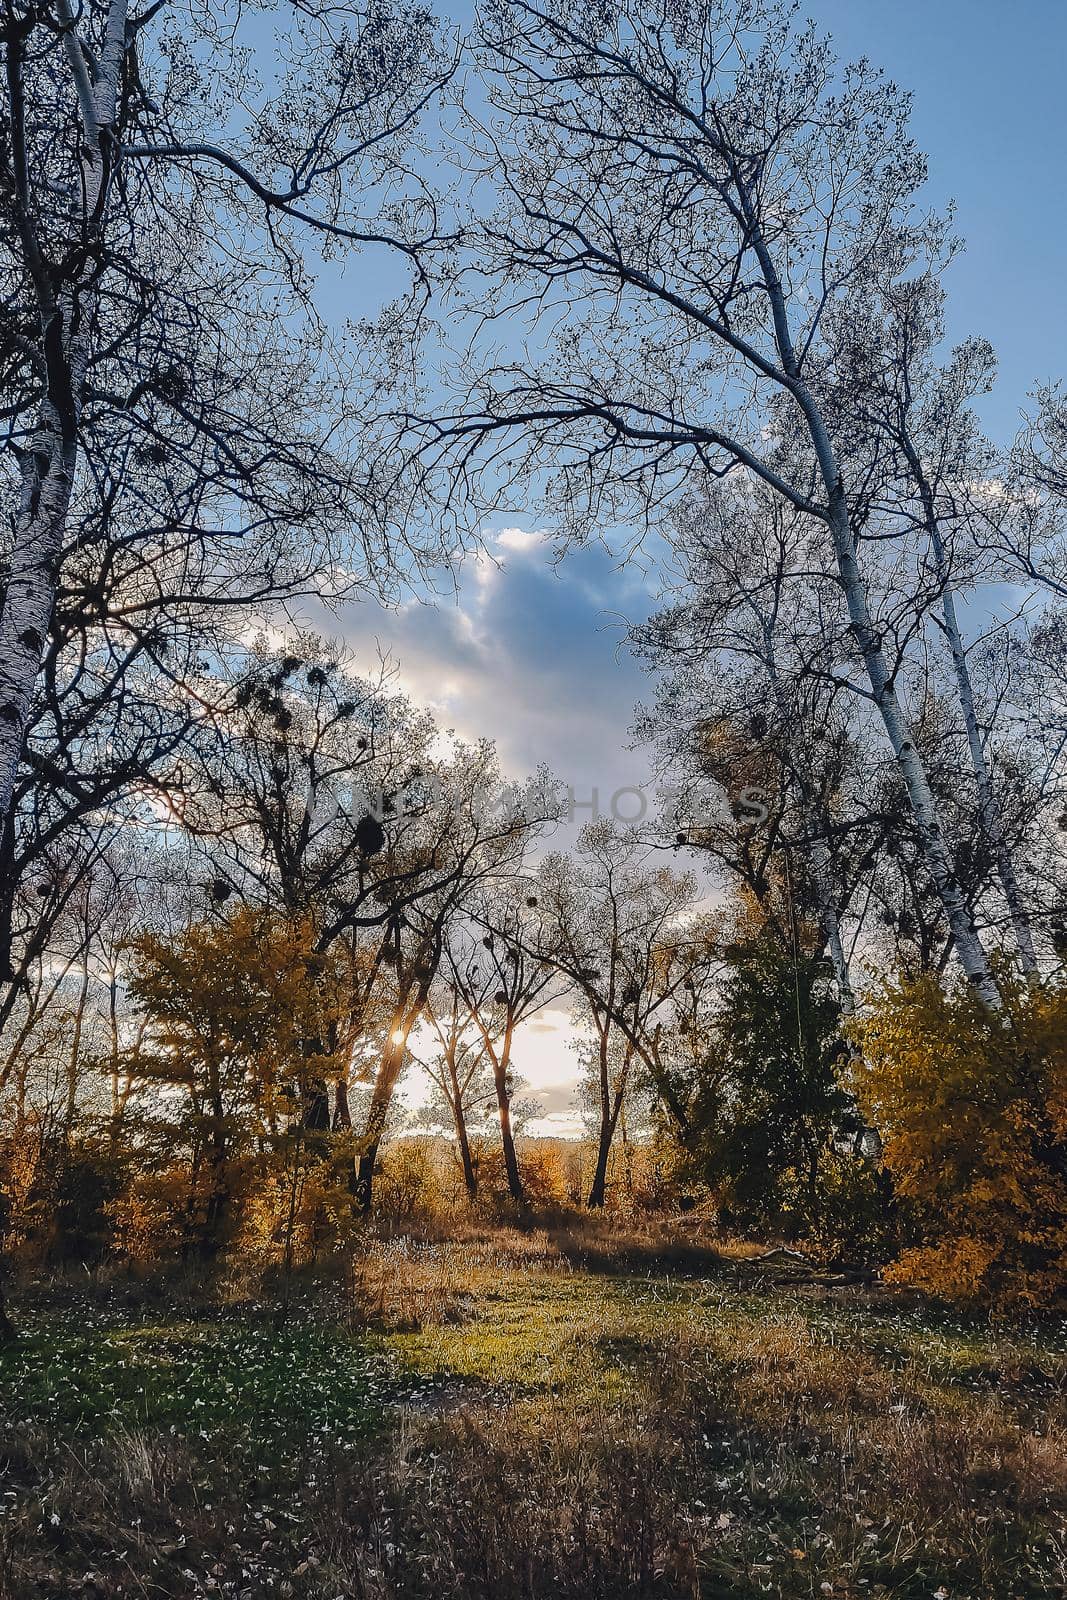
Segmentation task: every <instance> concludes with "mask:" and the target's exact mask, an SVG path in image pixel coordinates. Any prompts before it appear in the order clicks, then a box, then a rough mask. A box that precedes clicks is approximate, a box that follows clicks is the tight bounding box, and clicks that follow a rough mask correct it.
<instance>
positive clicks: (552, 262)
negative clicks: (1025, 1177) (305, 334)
mask: <svg viewBox="0 0 1067 1600" xmlns="http://www.w3.org/2000/svg"><path fill="white" fill-rule="evenodd" d="M482 52H483V60H484V63H485V69H486V72H487V75H488V97H489V108H488V111H487V113H486V115H485V116H484V117H483V118H481V119H480V120H479V119H475V118H474V117H473V115H472V122H476V127H475V132H474V134H473V135H472V137H473V138H474V139H475V141H476V143H477V147H478V149H479V152H480V155H481V157H482V162H483V167H482V170H483V171H484V173H485V174H486V176H487V177H488V178H490V179H491V181H492V182H494V183H495V185H496V187H497V191H498V194H499V196H500V203H499V206H498V207H497V209H496V210H495V211H494V212H493V213H492V214H491V215H490V216H489V217H488V219H487V220H486V222H485V224H484V226H483V227H482V228H481V230H480V233H479V234H478V242H477V246H476V251H475V262H474V270H475V271H476V272H477V273H478V274H479V277H478V281H479V283H480V282H481V281H482V279H483V277H484V275H486V274H488V275H489V276H490V277H491V278H492V279H493V281H495V282H498V283H501V284H507V285H508V286H509V295H508V299H507V300H506V301H501V300H500V298H499V297H498V299H497V302H496V304H495V306H494V313H493V316H492V318H491V319H490V320H489V321H488V333H487V340H486V342H485V343H484V344H483V343H482V342H480V341H479V340H478V337H477V330H476V332H475V336H474V349H475V352H476V356H475V359H474V360H472V362H471V364H470V366H469V368H468V369H467V370H466V372H465V373H463V375H462V376H463V377H464V379H465V380H467V381H466V383H465V386H464V388H463V391H462V393H461V395H460V397H459V398H460V403H459V405H458V406H457V407H456V408H455V409H454V410H453V412H452V413H451V414H448V413H447V412H444V411H443V410H442V409H441V408H438V409H437V410H436V412H435V414H434V415H433V416H432V417H427V416H425V415H423V416H421V417H419V418H417V419H416V423H415V432H416V437H417V438H418V440H419V442H420V449H419V461H420V464H421V466H422V468H423V470H424V471H425V472H426V473H427V474H428V475H431V476H432V475H433V474H434V473H435V472H436V470H437V469H438V468H441V467H443V468H444V469H445V482H446V484H448V485H451V486H452V487H453V488H454V487H455V486H456V485H457V483H458V482H459V481H460V480H461V481H462V483H463V485H464V487H466V486H467V485H468V484H469V483H470V481H471V479H472V477H473V476H474V474H475V473H476V471H477V470H478V469H479V467H482V466H488V467H489V468H490V469H491V474H490V481H491V482H494V483H496V484H499V480H500V474H501V468H502V464H503V465H504V466H505V470H507V471H509V472H514V473H518V475H519V476H520V478H525V479H526V480H542V479H543V478H544V476H545V474H546V472H547V473H550V474H551V480H552V487H553V489H554V491H555V496H556V499H557V503H558V504H560V506H561V508H562V512H563V517H564V525H565V529H566V531H569V532H570V533H572V534H580V533H582V532H583V531H584V530H586V529H587V528H588V527H589V526H590V525H595V526H598V527H604V526H605V525H607V526H610V525H611V524H612V523H615V522H617V521H618V520H619V519H620V518H621V517H622V516H623V515H624V514H628V513H629V512H631V511H632V509H633V506H634V502H635V500H636V501H637V502H638V504H639V505H640V507H641V508H642V510H643V511H644V512H645V514H646V515H647V514H651V513H654V512H656V511H657V510H658V509H659V508H660V507H661V506H662V505H663V504H664V503H665V502H667V501H669V500H670V498H671V497H672V496H673V495H674V493H675V492H676V490H677V488H678V486H679V485H680V484H682V483H684V482H685V480H686V479H687V477H688V476H689V475H690V474H691V473H692V472H693V471H698V472H700V473H701V474H702V475H705V474H711V475H719V476H722V475H726V474H728V473H735V472H743V473H745V474H748V475H749V476H751V477H752V478H753V479H755V480H757V481H758V482H760V483H762V484H764V485H766V486H767V487H768V488H769V489H771V490H772V491H773V492H774V493H775V494H777V495H780V496H781V497H782V498H783V499H784V500H785V501H786V502H787V503H788V504H789V505H790V506H791V507H792V508H793V509H794V510H795V511H796V512H797V513H799V514H800V515H801V516H803V517H805V518H808V519H810V521H811V523H812V526H813V530H814V533H815V534H816V535H817V536H818V537H819V539H820V540H821V542H822V555H821V559H820V570H823V571H828V572H831V573H832V574H833V575H834V579H835V584H836V587H837V593H838V596H839V603H840V606H841V609H842V619H841V631H842V634H844V633H845V630H846V629H847V638H848V640H849V653H848V657H847V658H846V662H845V663H844V664H843V666H844V668H845V671H846V672H847V675H848V676H849V680H850V682H851V684H852V687H853V689H854V691H855V692H856V693H859V694H862V695H864V696H865V697H866V698H868V700H869V701H870V703H871V705H872V706H873V707H874V708H875V710H876V712H877V714H878V717H879V719H880V721H881V723H882V725H883V727H884V730H885V734H886V736H887V737H888V740H889V743H890V746H891V749H892V752H893V758H894V760H895V762H896V764H897V766H898V767H899V770H900V773H901V778H902V782H903V784H904V787H905V790H906V793H907V796H908V800H909V805H910V807H911V811H912V813H913V817H914V827H915V831H916V837H917V839H918V840H919V843H920V847H921V851H922V858H923V864H924V870H925V872H926V873H927V874H928V876H929V878H930V881H931V882H932V883H933V884H934V886H935V890H936V893H937V895H938V897H939V899H940V902H941V904H942V905H943V907H944V913H945V916H946V918H947V920H948V923H949V926H950V929H951V934H952V938H953V943H954V948H955V952H956V955H957V957H958V959H959V961H960V962H961V964H962V966H963V968H964V971H965V972H966V974H967V976H968V978H969V979H970V980H971V982H972V983H973V985H974V986H975V988H976V990H977V991H978V992H979V993H980V994H981V996H982V997H983V999H985V1000H986V1002H987V1003H988V1004H990V1005H991V1006H998V1005H999V996H998V991H997V987H996V983H995V981H994V979H993V976H992V975H991V971H990V965H989V960H988V955H987V952H986V949H985V947H984V945H983V941H982V938H981V937H980V935H979V932H978V930H977V928H976V926H975V923H974V918H973V916H972V913H971V907H970V905H969V904H968V898H967V894H966V892H965V889H964V886H963V884H962V883H961V880H960V875H959V872H958V870H957V866H956V863H955V860H954V858H953V849H952V845H951V843H950V841H949V840H948V838H947V837H946V833H945V829H944V827H943V824H942V818H941V815H940V812H939V807H938V804H937V796H936V793H935V790H934V787H933V785H932V783H931V780H930V775H929V773H928V771H927V766H926V763H925V761H924V759H923V755H922V752H921V750H920V747H919V743H918V740H917V738H916V736H915V727H914V715H913V714H912V713H909V709H908V707H907V704H906V701H905V697H904V695H903V693H902V685H901V673H900V667H901V663H900V660H899V653H898V651H897V650H896V649H895V647H894V640H893V634H892V632H887V629H886V620H887V619H886V617H885V616H884V615H882V614H881V613H880V611H879V609H878V605H877V600H878V594H879V570H878V550H879V543H878V530H877V528H874V529H872V528H871V526H870V522H871V514H872V505H871V495H872V493H873V492H874V490H875V489H876V488H877V484H878V480H879V473H880V467H881V463H880V459H879V458H878V456H877V455H875V456H873V457H872V454H871V451H870V447H869V438H868V436H867V435H866V434H865V433H861V434H860V435H859V437H856V436H855V435H854V431H853V427H852V421H853V415H854V414H852V413H850V411H849V410H848V409H843V408H842V406H841V395H840V391H839V388H838V385H837V381H836V372H837V370H838V365H839V358H840V357H841V356H842V353H843V351H845V350H847V349H848V348H849V347H850V346H851V344H852V342H853V340H854V339H855V337H856V330H857V322H856V320H855V317H854V311H855V302H856V300H857V298H858V297H859V296H860V295H861V293H862V292H863V291H864V290H865V289H866V286H867V284H868V283H869V281H870V276H871V267H870V264H871V262H872V261H873V260H878V261H879V262H881V263H884V268H883V271H884V273H885V274H886V275H888V273H889V272H892V273H894V274H896V275H898V276H902V275H904V274H906V273H907V272H908V270H909V268H911V266H912V265H913V264H914V263H916V262H925V261H926V260H927V259H928V258H929V256H930V255H931V254H932V253H934V252H935V251H936V249H937V247H938V241H939V240H940V239H941V238H942V237H943V228H942V226H941V224H940V222H939V221H938V220H937V219H929V218H926V217H923V216H920V215H919V214H918V213H917V211H916V209H915V206H914V197H915V194H916V191H917V190H918V188H919V186H920V184H921V183H922V181H923V178H924V176H925V164H924V161H923V159H922V157H921V155H920V154H919V152H918V151H917V150H916V149H915V147H914V144H913V143H912V141H911V139H910V136H909V133H908V127H907V110H908V108H907V101H906V99H905V97H904V96H902V95H901V94H900V93H899V92H898V91H897V90H896V88H895V87H894V86H893V85H892V84H891V83H888V82H887V81H886V80H885V79H884V78H883V77H882V76H881V75H880V74H879V73H877V72H876V71H875V70H874V69H872V68H871V67H870V66H868V65H867V64H865V63H861V64H859V65H858V66H854V67H850V68H848V69H847V70H845V71H843V72H840V73H839V72H838V71H837V70H836V65H835V62H834V60H833V58H832V55H831V53H830V51H829V48H828V46H827V45H826V43H825V42H824V41H823V40H822V39H820V38H819V37H818V36H817V34H816V32H815V30H814V29H813V28H808V29H804V30H800V31H797V30H796V29H795V27H794V24H793V13H792V12H791V11H790V10H789V9H788V8H786V7H784V6H779V5H776V4H774V3H763V0H751V3H747V4H744V5H742V6H740V7H738V6H737V5H736V4H735V3H733V0H730V3H726V0H710V3H709V4H706V5H700V6H697V7H696V8H694V7H692V6H688V5H682V4H679V3H676V0H657V3H656V4H654V5H653V6H652V8H651V9H649V8H648V7H643V8H636V7H634V6H632V5H628V4H623V5H621V6H620V7H618V8H616V9H615V10H613V11H610V12H606V11H605V10H604V9H603V8H602V7H599V6H580V7H578V8H577V9H576V8H575V7H573V6H570V5H567V6H564V5H562V4H560V5H556V4H551V3H546V4H539V3H537V0H510V3H508V0H502V3H500V4H496V5H493V6H491V7H489V8H488V9H487V10H486V11H485V13H484V14H483V22H482ZM505 308H506V309H507V310H508V311H510V313H511V314H512V315H513V316H514V317H515V318H516V319H518V321H519V327H520V331H519V332H518V333H516V335H515V337H514V338H513V340H512V342H511V344H510V345H507V344H505V346H504V349H503V352H502V354H501V355H498V356H497V358H496V359H495V360H494V359H492V357H491V355H490V349H489V348H488V344H489V341H494V348H496V349H498V350H499V338H498V330H499V327H500V323H501V319H502V316H503V314H504V311H505ZM471 314H472V315H473V314H474V313H473V311H472V313H471ZM524 321H525V325H524ZM859 326H860V327H861V328H863V327H864V324H862V323H861V324H859ZM531 327H533V328H535V329H536V334H535V336H533V337H531V336H530V334H531ZM539 350H543V351H544V352H545V354H544V359H543V360H538V359H537V354H536V353H537V352H538V351H539ZM530 352H533V354H531V353H530ZM475 363H477V364H475ZM457 472H458V474H459V475H460V477H459V478H457ZM484 481H485V480H484V479H483V482H484Z"/></svg>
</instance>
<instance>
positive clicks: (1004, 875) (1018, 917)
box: [927, 504, 1037, 978]
mask: <svg viewBox="0 0 1067 1600" xmlns="http://www.w3.org/2000/svg"><path fill="white" fill-rule="evenodd" d="M927 521H928V529H929V534H930V548H931V550H932V551H933V556H934V564H935V568H936V571H937V575H938V581H939V583H940V585H941V615H942V618H943V620H944V625H945V637H946V638H947V639H948V646H949V650H950V652H951V654H952V666H953V671H954V672H955V676H956V689H957V692H958V694H959V698H960V707H961V709H962V711H963V722H964V727H965V728H966V730H967V747H968V749H969V750H970V755H971V766H972V768H973V770H974V782H975V788H976V789H977V791H978V817H979V822H980V824H981V828H982V832H983V833H984V835H985V837H986V840H987V842H988V844H989V847H990V849H991V850H992V852H993V860H994V862H995V864H996V869H997V876H998V878H999V879H1000V886H1001V889H1002V890H1003V892H1004V900H1005V904H1006V905H1007V908H1008V916H1009V917H1010V918H1011V925H1012V930H1013V932H1014V934H1015V943H1016V946H1017V948H1018V951H1019V961H1020V964H1021V966H1022V969H1023V972H1024V973H1025V974H1026V976H1027V977H1028V978H1031V977H1033V976H1034V974H1035V973H1036V972H1037V952H1036V951H1035V949H1034V935H1033V929H1032V928H1031V925H1030V918H1029V916H1028V914H1027V911H1026V906H1025V904H1024V901H1023V894H1022V889H1021V887H1020V885H1019V879H1018V877H1017V875H1016V872H1015V862H1014V860H1013V859H1012V853H1011V847H1010V845H1009V844H1008V841H1007V838H1006V837H1005V833H1004V820H1003V817H1002V816H1001V811H1000V805H999V802H998V800H997V795H996V790H995V788H994V786H993V774H992V771H991V770H990V766H989V759H988V757H987V755H986V750H985V744H984V742H983V740H982V730H981V728H980V726H979V723H978V712H977V708H976V706H975V702H974V686H973V684H972V683H971V672H970V667H969V665H968V662H967V651H966V649H965V647H964V643H963V636H962V634H961V633H960V627H959V622H958V620H957V617H956V597H955V594H954V592H953V587H952V579H951V575H950V573H949V566H948V559H947V556H946V553H945V545H944V541H943V540H942V538H941V530H940V528H939V527H938V523H937V516H936V513H935V512H934V510H933V508H932V507H931V506H930V505H929V504H928V505H927Z"/></svg>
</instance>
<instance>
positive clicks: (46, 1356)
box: [0, 1307, 411, 1449]
mask: <svg viewBox="0 0 1067 1600" xmlns="http://www.w3.org/2000/svg"><path fill="white" fill-rule="evenodd" d="M410 1389H411V1385H410V1382H409V1383H407V1384H403V1383H398V1379H397V1372H396V1363H395V1362H394V1361H392V1360H391V1359H390V1358H389V1356H388V1354H387V1352H386V1351H385V1350H384V1349H383V1348H382V1346H381V1343H380V1341H377V1340H373V1341H372V1340H368V1339H360V1340H353V1339H352V1338H350V1337H347V1336H346V1335H345V1334H344V1333H343V1332H342V1331H341V1330H340V1329H338V1328H333V1327H330V1326H329V1325H328V1324H327V1325H325V1326H324V1325H320V1324H318V1323H316V1322H305V1323H304V1324H303V1325H301V1324H300V1323H299V1322H292V1323H290V1324H288V1325H286V1326H284V1327H282V1328H281V1329H278V1328H276V1327H275V1326H274V1325H273V1321H272V1319H271V1318H270V1317H268V1316H261V1317H258V1318H257V1317H250V1316H247V1315H243V1316H242V1315H231V1316H229V1317H227V1318H225V1319H222V1318H219V1319H215V1320H208V1321H195V1322H194V1321H176V1322H170V1323H159V1322H145V1321H140V1320H133V1321H129V1320H124V1319H122V1320H120V1319H116V1318H115V1316H114V1315H113V1314H107V1313H104V1314H97V1315H96V1316H93V1315H92V1314H91V1313H90V1312H89V1311H88V1310H87V1308H85V1307H80V1308H75V1309H73V1310H72V1311H70V1312H68V1313H66V1314H61V1315H40V1314H38V1315H35V1316H32V1317H29V1318H26V1319H25V1320H24V1323H23V1328H22V1335H21V1338H20V1340H19V1343H18V1344H17V1345H16V1346H15V1347H14V1348H13V1349H11V1350H7V1351H4V1352H2V1353H0V1403H2V1407H3V1412H4V1414H5V1416H6V1418H7V1420H8V1421H9V1422H13V1423H16V1424H18V1423H23V1424H32V1425H35V1426H40V1425H45V1426H47V1427H49V1428H52V1429H55V1430H57V1431H58V1432H59V1433H61V1434H69V1435H73V1436H80V1435H89V1434H94V1435H95V1434H100V1433H101V1432H110V1433H119V1432H122V1431H129V1430H132V1429H143V1430H149V1431H154V1430H173V1431H176V1432H178V1433H179V1434H182V1435H188V1436H191V1437H207V1436H209V1435H215V1434H222V1435H224V1436H232V1437H234V1438H237V1437H240V1438H242V1439H244V1440H247V1442H249V1443H250V1444H255V1445H258V1446H267V1447H270V1448H273V1449H282V1448H284V1447H285V1446H286V1445H288V1444H291V1443H294V1442H300V1443H303V1442H305V1441H306V1440H308V1439H311V1438H318V1439H322V1440H330V1441H333V1442H334V1443H337V1442H341V1443H343V1442H345V1441H351V1440H356V1439H361V1438H363V1437H365V1436H366V1435H367V1434H369V1433H371V1432H373V1431H374V1430H375V1429H377V1428H380V1427H381V1425H382V1423H383V1420H384V1418H385V1416H386V1406H387V1404H388V1403H389V1402H390V1401H393V1400H395V1399H397V1398H398V1397H400V1396H401V1395H406V1394H407V1393H409V1392H410Z"/></svg>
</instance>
